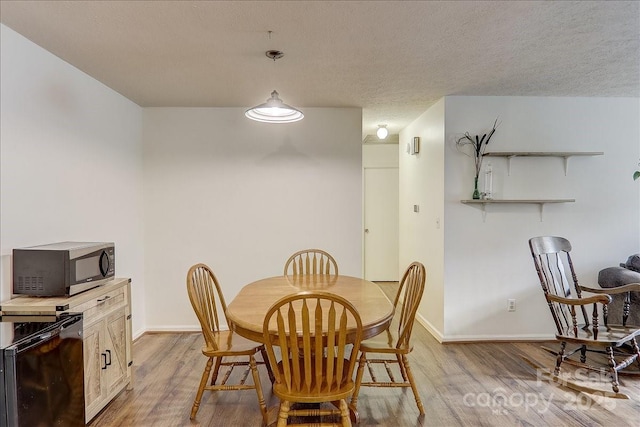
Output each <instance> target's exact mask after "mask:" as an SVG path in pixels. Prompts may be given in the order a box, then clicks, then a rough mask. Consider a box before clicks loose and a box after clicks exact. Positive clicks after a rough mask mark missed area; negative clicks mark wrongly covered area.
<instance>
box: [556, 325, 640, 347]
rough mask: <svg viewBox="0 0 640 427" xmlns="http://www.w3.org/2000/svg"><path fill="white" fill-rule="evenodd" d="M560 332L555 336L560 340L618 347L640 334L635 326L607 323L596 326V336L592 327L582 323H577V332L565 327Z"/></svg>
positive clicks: (639, 330)
mask: <svg viewBox="0 0 640 427" xmlns="http://www.w3.org/2000/svg"><path fill="white" fill-rule="evenodd" d="M563 332H564V333H562V334H556V338H558V339H559V340H562V341H570V342H577V341H579V342H584V343H585V344H592V345H599V346H613V347H620V346H621V345H622V344H624V343H625V342H627V341H629V340H631V339H632V338H635V337H637V336H639V335H640V329H638V327H637V326H629V325H627V326H626V327H625V326H622V325H609V326H604V325H602V326H600V327H598V337H597V338H594V334H593V328H592V327H591V326H588V327H586V328H585V325H584V324H579V325H578V330H577V332H578V334H577V335H576V334H574V331H573V329H565V330H564V331H563Z"/></svg>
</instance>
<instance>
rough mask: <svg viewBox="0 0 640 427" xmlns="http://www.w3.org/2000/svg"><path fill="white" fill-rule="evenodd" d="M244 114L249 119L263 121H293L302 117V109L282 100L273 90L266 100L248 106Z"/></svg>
mask: <svg viewBox="0 0 640 427" xmlns="http://www.w3.org/2000/svg"><path fill="white" fill-rule="evenodd" d="M244 115H245V116H246V117H247V118H249V119H251V120H255V121H257V122H264V123H293V122H297V121H298V120H302V119H303V118H304V114H302V111H300V110H298V109H297V108H294V107H291V106H290V105H287V104H285V103H284V102H282V99H280V98H279V97H278V92H277V91H275V90H274V91H273V92H271V98H269V99H267V102H265V103H264V104H260V105H256V106H255V107H253V108H249V109H248V110H247V111H245V113H244Z"/></svg>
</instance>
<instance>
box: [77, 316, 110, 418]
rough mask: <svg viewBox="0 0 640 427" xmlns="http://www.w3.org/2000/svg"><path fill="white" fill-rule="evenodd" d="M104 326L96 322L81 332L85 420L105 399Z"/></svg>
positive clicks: (102, 323) (102, 322)
mask: <svg viewBox="0 0 640 427" xmlns="http://www.w3.org/2000/svg"><path fill="white" fill-rule="evenodd" d="M104 324H105V322H104V321H100V322H96V323H93V324H92V325H90V326H88V327H85V328H84V331H83V334H84V337H83V342H82V345H83V352H84V403H85V413H86V418H87V420H89V419H91V417H93V414H94V413H95V412H97V411H98V410H99V408H100V406H101V405H102V404H103V401H104V399H105V397H106V387H105V384H104V380H103V375H104V374H103V371H104V369H103V368H104V366H105V363H104V359H103V356H102V353H103V352H102V348H103V343H102V342H103V340H104V338H103V336H104V329H105V328H104Z"/></svg>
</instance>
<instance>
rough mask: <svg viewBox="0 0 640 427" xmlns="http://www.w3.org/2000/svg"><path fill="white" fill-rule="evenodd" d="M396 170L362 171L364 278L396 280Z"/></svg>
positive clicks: (397, 228) (397, 178) (397, 233)
mask: <svg viewBox="0 0 640 427" xmlns="http://www.w3.org/2000/svg"><path fill="white" fill-rule="evenodd" d="M398 176H399V174H398V168H365V170H364V277H365V279H367V280H375V281H381V282H382V281H397V280H399V279H398V240H399V224H398V217H399V214H398V203H399V202H398V197H399V196H398V194H399V190H398V185H399V184H398V182H399V177H398Z"/></svg>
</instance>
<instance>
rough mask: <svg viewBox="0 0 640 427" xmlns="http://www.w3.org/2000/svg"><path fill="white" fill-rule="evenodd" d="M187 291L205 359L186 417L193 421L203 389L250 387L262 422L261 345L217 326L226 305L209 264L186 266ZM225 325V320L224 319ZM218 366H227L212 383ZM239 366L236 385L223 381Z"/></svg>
mask: <svg viewBox="0 0 640 427" xmlns="http://www.w3.org/2000/svg"><path fill="white" fill-rule="evenodd" d="M187 292H188V294H189V300H190V301H191V305H192V306H193V310H194V311H195V313H196V316H197V317H198V320H199V321H200V326H201V327H202V335H203V336H204V341H205V345H204V347H202V354H204V355H205V356H206V357H208V358H209V360H208V361H207V365H206V366H205V368H204V372H203V373H202V378H201V379H200V385H199V387H198V392H197V394H196V398H195V400H194V402H193V406H192V408H191V416H190V418H191V419H192V420H193V419H194V418H195V417H196V413H197V412H198V409H199V407H200V400H201V399H202V394H203V393H204V391H205V390H209V391H233V390H250V389H254V390H255V391H256V393H257V395H258V404H259V405H260V412H261V413H262V419H263V422H264V424H265V425H266V423H267V406H266V404H265V400H264V396H263V394H262V387H261V385H260V375H259V373H258V368H257V365H258V364H264V363H265V362H266V360H267V358H266V352H265V349H264V346H263V345H261V344H259V343H256V342H253V341H249V340H247V339H245V338H243V337H241V336H239V335H238V334H234V333H233V332H232V331H228V330H221V329H220V325H221V324H220V319H224V320H225V321H226V311H227V305H226V303H225V301H224V296H223V294H222V291H221V290H220V285H219V283H218V280H217V278H216V276H215V275H214V274H213V271H211V269H210V268H209V267H207V266H206V265H204V264H196V265H194V266H192V267H191V268H190V269H189V272H188V273H187ZM227 324H229V323H228V322H227ZM258 352H260V353H262V358H263V361H262V362H256V359H255V354H256V353H258ZM242 357H246V359H245V360H242V359H240V360H238V358H242ZM224 358H234V359H233V360H231V361H226V360H223V359H224ZM214 361H215V367H214V369H213V374H212V375H211V384H209V385H207V380H208V378H209V375H210V373H211V367H212V366H213V364H214ZM221 366H225V367H228V369H227V372H226V373H225V376H224V377H223V379H222V381H221V382H220V384H216V381H217V378H218V373H219V370H220V367H221ZM239 366H244V367H245V372H244V374H243V375H242V377H241V380H240V382H239V384H231V385H228V384H227V380H228V379H229V376H230V375H231V372H232V371H233V369H234V368H236V367H239ZM249 371H251V374H252V376H253V384H245V381H246V378H247V376H248V372H249ZM269 373H270V376H272V374H271V372H270V371H269Z"/></svg>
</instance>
